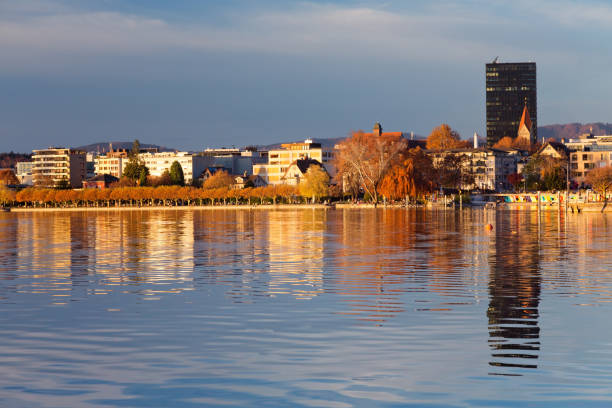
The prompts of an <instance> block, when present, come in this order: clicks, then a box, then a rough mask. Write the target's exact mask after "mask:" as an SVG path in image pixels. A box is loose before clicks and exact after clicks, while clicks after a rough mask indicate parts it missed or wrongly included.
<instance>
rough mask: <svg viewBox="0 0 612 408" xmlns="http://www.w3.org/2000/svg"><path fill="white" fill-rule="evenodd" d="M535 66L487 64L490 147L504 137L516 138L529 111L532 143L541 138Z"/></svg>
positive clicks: (521, 63) (529, 63)
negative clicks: (525, 111) (526, 112)
mask: <svg viewBox="0 0 612 408" xmlns="http://www.w3.org/2000/svg"><path fill="white" fill-rule="evenodd" d="M536 85H537V84H536V64H535V62H512V63H499V62H497V59H496V60H495V61H493V62H492V63H490V64H486V112H487V145H488V146H489V147H491V146H493V145H494V144H495V143H497V142H498V141H499V140H500V139H501V138H503V137H506V136H508V137H511V138H513V139H514V138H516V137H517V135H518V134H519V124H520V123H521V118H522V117H524V115H522V113H523V109H524V108H525V107H527V110H528V117H529V119H530V120H529V122H530V123H529V124H530V125H531V126H530V128H531V129H530V130H531V132H529V137H530V138H531V143H532V144H533V143H535V142H536V141H537V138H538V101H537V87H536Z"/></svg>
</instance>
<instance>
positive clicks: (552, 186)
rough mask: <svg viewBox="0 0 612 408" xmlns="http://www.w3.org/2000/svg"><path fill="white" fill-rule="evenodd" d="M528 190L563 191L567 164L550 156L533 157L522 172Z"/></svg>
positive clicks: (536, 155) (538, 155)
mask: <svg viewBox="0 0 612 408" xmlns="http://www.w3.org/2000/svg"><path fill="white" fill-rule="evenodd" d="M521 174H522V175H523V177H524V178H525V183H526V184H527V188H528V189H532V190H562V189H564V188H565V184H566V162H565V161H564V160H562V159H557V158H554V157H552V156H548V155H540V154H534V155H532V156H531V157H530V158H529V160H528V161H527V164H526V165H525V167H523V170H522V172H521Z"/></svg>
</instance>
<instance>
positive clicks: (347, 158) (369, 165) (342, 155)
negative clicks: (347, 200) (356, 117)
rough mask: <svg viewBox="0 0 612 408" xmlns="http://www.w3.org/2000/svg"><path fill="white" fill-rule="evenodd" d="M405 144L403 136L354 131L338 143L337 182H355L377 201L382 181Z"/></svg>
mask: <svg viewBox="0 0 612 408" xmlns="http://www.w3.org/2000/svg"><path fill="white" fill-rule="evenodd" d="M405 145H406V141H405V140H404V139H403V138H402V137H401V136H396V135H385V134H382V135H376V134H368V135H366V134H365V133H363V132H361V131H359V132H354V133H353V135H352V136H351V137H349V138H347V139H345V140H344V141H342V142H341V143H340V144H339V150H338V154H337V155H336V167H337V169H338V182H339V183H342V184H345V182H347V183H355V184H354V185H355V186H356V185H358V186H359V187H360V188H362V189H363V190H364V192H365V193H367V194H368V195H369V196H370V197H372V199H373V200H374V203H375V204H376V203H378V188H379V185H380V183H381V181H382V179H383V177H384V176H385V174H386V172H387V170H388V169H389V168H390V167H391V166H392V165H393V163H394V162H395V161H396V158H397V156H398V155H399V154H400V153H401V152H402V151H403V150H404V149H405ZM345 191H346V189H345Z"/></svg>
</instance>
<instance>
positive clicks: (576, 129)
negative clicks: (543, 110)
mask: <svg viewBox="0 0 612 408" xmlns="http://www.w3.org/2000/svg"><path fill="white" fill-rule="evenodd" d="M591 128H592V129H593V134H594V135H609V134H612V123H602V122H595V123H585V124H582V123H567V124H564V125H546V126H539V127H538V137H539V138H541V139H543V140H546V139H549V138H551V137H552V138H553V139H556V140H559V141H560V140H561V139H565V140H567V139H570V138H576V137H578V136H580V135H582V134H584V133H589V132H590V131H591Z"/></svg>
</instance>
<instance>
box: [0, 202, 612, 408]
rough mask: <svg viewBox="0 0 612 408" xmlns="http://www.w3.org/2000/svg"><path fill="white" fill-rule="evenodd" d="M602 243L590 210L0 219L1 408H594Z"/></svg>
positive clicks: (610, 335)
mask: <svg viewBox="0 0 612 408" xmlns="http://www.w3.org/2000/svg"><path fill="white" fill-rule="evenodd" d="M486 224H491V225H492V226H493V229H492V230H491V231H489V230H487V229H486V228H485V225H486ZM611 244H612V218H610V216H607V215H602V214H598V213H592V214H569V215H568V216H567V217H566V216H565V214H558V213H557V212H556V211H547V212H542V214H541V216H540V217H538V214H537V212H536V211H531V212H529V211H526V212H522V211H494V210H483V209H464V210H463V211H451V210H448V211H444V210H440V211H435V210H433V211H432V210H429V211H428V210H422V209H408V210H406V209H382V208H379V209H346V210H331V209H330V210H324V209H323V210H322V209H316V210H313V209H295V210H294V209H289V210H278V211H273V210H272V211H267V210H246V209H239V210H206V209H204V210H175V209H169V210H163V211H139V210H134V211H119V212H112V211H108V212H105V211H100V212H79V211H74V212H34V213H0V312H1V313H0V335H1V339H2V340H1V341H0V406H2V407H62V408H63V407H108V406H113V407H217V406H219V407H226V406H238V407H372V406H377V407H378V406H380V407H405V406H415V407H465V406H486V407H510V406H519V405H520V406H527V407H560V406H567V407H575V406H581V407H604V406H610V405H612V387H611V386H610V384H611V383H612V324H610V316H611V315H612V256H611V255H610V248H611Z"/></svg>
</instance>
